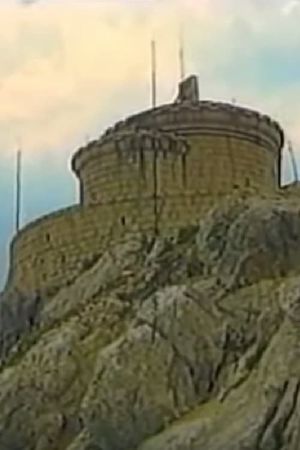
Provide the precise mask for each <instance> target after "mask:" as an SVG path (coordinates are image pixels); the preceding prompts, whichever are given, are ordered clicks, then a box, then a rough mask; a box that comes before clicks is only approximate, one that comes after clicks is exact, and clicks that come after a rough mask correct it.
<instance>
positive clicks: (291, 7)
mask: <svg viewBox="0 0 300 450" xmlns="http://www.w3.org/2000/svg"><path fill="white" fill-rule="evenodd" d="M299 6H300V2H299V0H291V1H289V2H287V3H286V4H285V5H284V6H283V8H282V13H283V14H284V15H286V16H288V15H290V14H292V13H293V12H294V11H295V9H299Z"/></svg>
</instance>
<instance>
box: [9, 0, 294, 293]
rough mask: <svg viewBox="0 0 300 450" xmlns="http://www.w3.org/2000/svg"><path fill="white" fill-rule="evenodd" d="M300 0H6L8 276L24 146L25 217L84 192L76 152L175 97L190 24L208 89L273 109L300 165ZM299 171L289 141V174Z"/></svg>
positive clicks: (190, 41) (193, 68)
mask: <svg viewBox="0 0 300 450" xmlns="http://www.w3.org/2000/svg"><path fill="white" fill-rule="evenodd" d="M299 23H300V1H298V0H286V1H285V0H107V1H105V0H82V1H81V0H39V1H38V0H37V1H34V0H23V1H21V0H19V1H18V0H0V201H1V214H0V261H1V264H0V286H1V282H3V281H4V280H5V277H6V271H7V264H8V247H9V242H10V240H11V238H12V236H13V233H14V195H15V193H14V176H15V174H14V170H15V159H16V149H17V147H18V146H21V147H22V150H23V163H22V167H23V172H22V175H23V176H22V224H23V225H25V224H26V223H28V222H29V221H31V220H33V219H35V218H37V217H39V216H40V215H42V214H45V213H48V212H50V211H52V210H55V209H58V208H61V207H64V206H67V205H69V204H71V203H74V202H75V201H76V200H77V193H78V192H77V191H78V186H77V183H76V179H75V176H74V175H73V174H72V173H71V170H70V157H71V155H72V154H73V153H74V152H75V151H76V149H77V148H78V147H79V146H81V145H82V144H83V143H84V142H86V141H87V140H88V139H94V138H96V137H98V136H99V135H100V134H101V133H102V132H103V131H104V130H105V128H106V127H107V126H109V125H111V124H112V123H113V122H115V121H117V120H119V119H122V118H124V117H126V116H127V115H129V114H132V113H134V112H137V111H139V110H142V109H146V108H148V107H149V105H150V76H149V74H150V69H149V60H150V55H149V53H150V41H151V39H152V38H155V39H156V42H157V76H158V101H159V102H160V103H166V102H169V101H172V100H173V99H174V98H175V95H176V90H177V82H178V79H179V71H180V70H179V61H178V41H179V39H178V36H179V34H180V29H182V30H183V35H184V44H185V68H186V72H187V73H195V74H197V75H198V77H199V83H200V95H201V97H202V98H203V99H213V100H221V101H231V100H232V99H233V98H235V99H236V101H237V103H238V104H241V105H244V106H249V107H251V108H254V109H257V110H259V111H261V112H264V113H267V114H270V115H271V116H272V117H273V118H275V119H276V120H278V121H279V122H280V124H281V125H282V127H283V128H284V130H285V132H286V136H287V138H288V139H291V140H292V142H293V145H294V150H295V153H296V158H297V163H298V165H299V167H300V27H299ZM290 180H292V172H291V167H290V162H289V160H288V157H287V152H285V158H284V182H288V181H290Z"/></svg>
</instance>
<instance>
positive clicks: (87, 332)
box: [0, 199, 300, 450]
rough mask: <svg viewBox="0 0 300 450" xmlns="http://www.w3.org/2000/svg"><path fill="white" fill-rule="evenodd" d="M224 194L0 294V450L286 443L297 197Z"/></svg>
mask: <svg viewBox="0 0 300 450" xmlns="http://www.w3.org/2000/svg"><path fill="white" fill-rule="evenodd" d="M298 203H299V202H296V201H291V200H290V201H287V200H286V201H283V200H272V201H270V200H262V199H253V200H247V201H238V200H232V201H230V202H226V203H224V204H222V205H220V206H219V207H218V208H217V209H213V210H211V211H210V212H209V214H207V216H206V217H205V218H204V219H202V220H201V221H200V222H199V225H194V226H191V227H188V228H185V229H178V230H176V231H174V233H173V236H172V238H166V237H157V238H156V239H154V238H150V237H147V236H145V235H142V234H141V235H138V234H135V235H128V236H127V237H126V238H124V241H123V242H122V243H120V244H118V245H117V246H111V248H108V249H107V251H106V252H105V253H104V254H103V255H102V256H101V257H100V258H99V259H98V260H97V261H96V262H95V264H94V265H93V266H92V267H89V268H88V267H87V268H86V270H85V271H84V272H82V273H81V275H80V276H79V277H78V278H77V279H76V281H75V282H74V283H72V284H71V285H69V286H67V287H64V288H62V289H60V290H59V291H58V292H57V293H56V294H55V295H53V296H52V297H50V298H47V299H46V298H40V297H39V296H38V295H37V296H35V297H32V298H26V297H24V296H22V295H21V294H20V293H18V292H15V291H12V292H4V293H3V294H2V298H1V303H0V307H1V309H0V313H1V329H0V354H1V355H2V363H1V369H0V450H242V449H243V450H279V449H282V450H283V449H284V450H297V449H300V428H299V420H300V396H299V391H300V358H298V356H299V353H300V205H299V204H298Z"/></svg>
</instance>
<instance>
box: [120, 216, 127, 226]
mask: <svg viewBox="0 0 300 450" xmlns="http://www.w3.org/2000/svg"><path fill="white" fill-rule="evenodd" d="M120 221H121V225H123V227H124V226H125V225H126V219H125V217H124V216H122V217H121V219H120Z"/></svg>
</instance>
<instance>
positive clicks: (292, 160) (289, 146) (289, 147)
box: [288, 141, 299, 182]
mask: <svg viewBox="0 0 300 450" xmlns="http://www.w3.org/2000/svg"><path fill="white" fill-rule="evenodd" d="M288 151H289V154H290V157H291V162H292V168H293V175H294V179H295V181H296V182H297V181H299V176H298V169H297V162H296V158H295V153H294V149H293V144H292V142H291V141H289V142H288Z"/></svg>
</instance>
